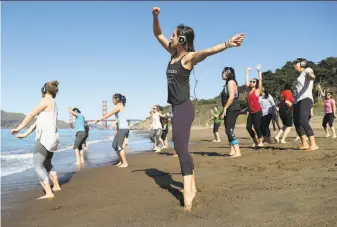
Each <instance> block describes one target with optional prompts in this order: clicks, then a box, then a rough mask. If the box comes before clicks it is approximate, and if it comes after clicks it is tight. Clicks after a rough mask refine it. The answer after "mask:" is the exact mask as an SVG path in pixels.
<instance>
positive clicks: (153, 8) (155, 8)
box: [152, 7, 160, 16]
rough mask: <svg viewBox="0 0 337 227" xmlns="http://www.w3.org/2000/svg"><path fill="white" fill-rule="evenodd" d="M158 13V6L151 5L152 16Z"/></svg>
mask: <svg viewBox="0 0 337 227" xmlns="http://www.w3.org/2000/svg"><path fill="white" fill-rule="evenodd" d="M159 13H160V8H159V7H152V14H153V16H158V15H159Z"/></svg>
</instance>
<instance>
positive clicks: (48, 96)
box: [11, 80, 61, 199]
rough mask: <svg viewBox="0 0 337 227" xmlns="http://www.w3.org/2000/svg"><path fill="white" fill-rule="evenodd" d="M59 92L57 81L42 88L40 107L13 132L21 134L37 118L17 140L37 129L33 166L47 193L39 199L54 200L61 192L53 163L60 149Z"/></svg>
mask: <svg viewBox="0 0 337 227" xmlns="http://www.w3.org/2000/svg"><path fill="white" fill-rule="evenodd" d="M57 92H58V82H57V81H56V80H54V81H51V82H47V83H45V84H44V85H43V87H42V88H41V93H42V99H41V101H40V103H39V105H38V106H37V107H36V108H35V109H34V110H33V111H32V112H31V113H30V114H28V115H27V116H26V117H25V119H24V120H23V121H22V122H21V124H20V125H19V126H18V127H17V128H15V129H12V130H11V133H12V134H13V135H14V134H16V133H18V132H20V130H21V129H23V128H24V127H26V126H27V125H28V124H29V123H30V122H31V121H32V120H33V119H34V118H35V117H36V116H37V120H36V122H35V123H34V124H32V125H31V126H30V127H29V129H28V130H27V131H26V132H25V133H23V134H18V135H17V138H20V139H22V138H25V137H27V136H28V135H29V134H31V133H32V132H33V131H34V130H35V129H36V136H35V140H36V145H35V149H34V151H33V165H34V169H35V172H36V174H37V176H38V179H39V182H40V184H41V185H42V187H43V189H44V191H45V193H46V195H44V196H42V197H40V198H38V199H47V198H53V197H54V193H53V191H60V190H61V188H60V185H59V182H58V178H57V173H56V171H55V170H53V165H52V163H51V160H52V158H53V155H54V153H53V152H54V151H56V150H57V149H58V144H59V133H58V132H57V126H56V123H57V114H58V109H57V106H56V103H55V97H56V94H57ZM48 175H49V177H50V179H51V181H52V182H53V189H51V187H50V184H49V178H48Z"/></svg>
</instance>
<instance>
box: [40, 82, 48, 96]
mask: <svg viewBox="0 0 337 227" xmlns="http://www.w3.org/2000/svg"><path fill="white" fill-rule="evenodd" d="M47 86H48V84H47V83H45V84H44V85H43V87H42V88H41V92H42V94H46V93H47Z"/></svg>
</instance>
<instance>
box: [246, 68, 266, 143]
mask: <svg viewBox="0 0 337 227" xmlns="http://www.w3.org/2000/svg"><path fill="white" fill-rule="evenodd" d="M256 69H257V73H258V75H259V79H257V78H253V79H252V80H251V81H249V73H250V71H251V70H252V68H247V70H246V87H247V88H249V93H248V112H249V114H248V118H247V126H246V128H247V131H248V133H249V135H250V137H251V138H252V139H253V142H254V144H253V147H263V142H262V137H263V134H262V131H261V119H262V108H261V106H260V103H259V97H260V94H261V88H262V73H261V65H258V66H257V67H256ZM253 127H254V130H253ZM256 136H257V139H256Z"/></svg>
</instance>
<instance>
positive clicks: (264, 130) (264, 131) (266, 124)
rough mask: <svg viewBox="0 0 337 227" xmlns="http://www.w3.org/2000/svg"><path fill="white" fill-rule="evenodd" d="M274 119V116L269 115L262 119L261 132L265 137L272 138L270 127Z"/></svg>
mask: <svg viewBox="0 0 337 227" xmlns="http://www.w3.org/2000/svg"><path fill="white" fill-rule="evenodd" d="M272 118H273V115H272V114H267V115H265V116H263V117H262V124H261V131H262V135H263V136H264V137H270V129H269V125H270V122H271V120H272Z"/></svg>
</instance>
